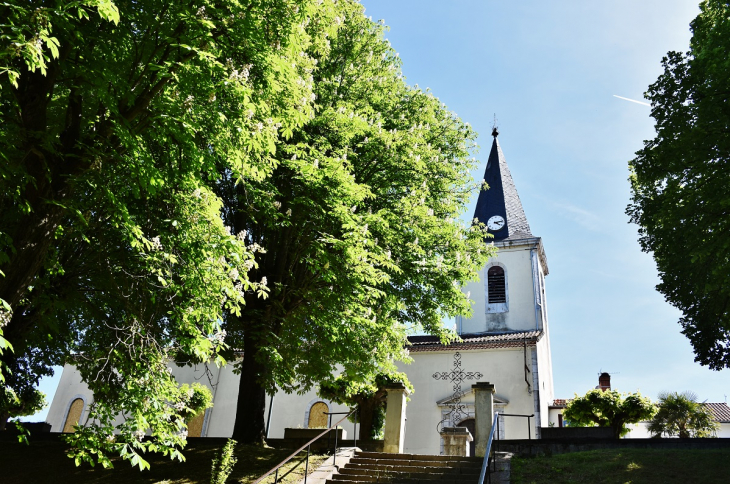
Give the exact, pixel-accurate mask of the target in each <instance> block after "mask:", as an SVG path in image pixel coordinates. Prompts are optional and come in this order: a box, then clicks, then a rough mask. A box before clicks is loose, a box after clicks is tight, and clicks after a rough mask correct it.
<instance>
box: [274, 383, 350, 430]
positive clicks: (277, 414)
mask: <svg viewBox="0 0 730 484" xmlns="http://www.w3.org/2000/svg"><path fill="white" fill-rule="evenodd" d="M269 402H270V398H269V397H268V396H267V397H266V413H265V414H264V415H265V417H266V416H268V412H269V408H268V406H269ZM317 402H324V403H326V404H327V406H328V407H329V411H330V412H349V411H350V408H349V407H347V406H345V405H339V404H336V403H332V402H331V401H329V400H326V399H323V398H320V397H319V396H317V392H316V391H315V390H314V389H312V390H309V391H307V392H305V393H303V394H301V395H299V394H297V393H285V392H283V391H279V392H277V393H276V395H274V403H273V410H272V417H271V428H270V429H269V438H272V439H281V438H283V437H284V429H286V428H295V429H297V428H298V429H306V428H307V423H308V417H309V409H310V408H311V407H312V405H314V404H315V403H317ZM344 416H345V415H332V423H333V424H334V423H335V422H337V421H338V420H340V419H341V418H342V417H344ZM339 426H340V427H342V428H343V429H344V431H345V433H346V435H345V437H346V438H348V439H352V438H353V437H354V436H355V424H353V423H352V422H350V421H349V420H345V421H344V422H342V423H341V424H340V425H339ZM359 430H360V429H359V427H358V428H357V431H358V433H359Z"/></svg>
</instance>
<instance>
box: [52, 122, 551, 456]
mask: <svg viewBox="0 0 730 484" xmlns="http://www.w3.org/2000/svg"><path fill="white" fill-rule="evenodd" d="M492 134H493V138H494V139H493V142H492V147H491V151H490V154H489V159H488V160H487V164H486V168H485V172H484V180H485V182H486V184H487V185H488V187H489V189H488V190H487V189H483V190H481V191H480V193H479V198H478V201H477V205H476V210H475V213H474V218H475V219H476V220H477V221H479V222H482V223H484V224H485V225H486V226H487V228H488V231H489V233H490V234H491V235H492V237H491V238H488V239H487V240H485V242H484V243H485V245H491V244H494V245H495V246H496V247H497V248H498V249H499V252H498V254H497V256H496V257H494V258H492V259H490V260H489V261H488V262H487V264H486V265H485V266H484V267H483V268H482V270H481V272H480V280H479V281H474V282H472V283H470V284H468V285H467V286H466V287H465V288H464V289H463V290H464V292H465V293H467V294H469V297H470V298H471V299H472V301H473V305H472V310H473V315H472V317H470V318H457V320H456V322H455V323H456V330H457V333H458V334H459V336H460V339H459V340H458V341H453V342H451V343H449V344H442V343H441V342H440V341H439V340H438V339H437V338H434V337H432V336H411V337H410V338H409V340H408V349H409V352H410V355H411V357H412V359H413V362H412V363H411V364H409V365H400V370H401V371H404V372H405V373H406V374H407V376H408V379H409V380H410V382H411V383H412V384H413V386H414V388H415V392H414V393H413V394H412V395H411V396H410V401H409V402H408V405H407V410H406V415H407V421H406V428H405V443H404V449H403V451H404V452H410V453H421V454H433V453H436V454H438V453H439V451H440V450H442V449H443V442H442V440H441V435H440V433H439V430H440V429H441V428H443V427H454V426H463V427H467V428H469V429H470V430H471V432H472V434H474V418H475V415H474V393H473V391H472V384H474V383H477V381H481V382H490V383H491V384H493V385H494V390H495V394H494V407H495V409H496V410H498V411H501V413H507V414H511V415H523V416H525V417H515V416H509V417H504V416H503V417H501V418H500V420H499V425H500V426H499V437H500V438H503V439H504V438H507V439H521V438H528V437H530V436H531V437H533V438H534V437H539V436H540V428H541V427H546V426H547V425H548V407H549V404H550V402H553V398H554V397H553V375H552V362H551V356H550V336H549V331H548V318H547V305H546V301H545V277H546V276H547V275H548V266H547V258H546V256H545V249H544V247H543V244H542V239H541V238H540V237H537V236H535V235H533V234H532V232H531V230H530V225H529V223H528V221H527V217H526V215H525V211H524V209H523V207H522V203H521V201H520V197H519V195H518V193H517V189H516V187H515V183H514V180H513V179H512V174H511V173H510V170H509V167H508V166H507V162H506V161H505V157H504V154H503V152H502V148H501V147H500V144H499V141H498V139H497V137H498V134H499V133H498V132H497V130H496V128H495V129H494V131H493V133H492ZM171 371H172V373H173V375H174V376H175V378H176V379H177V381H178V382H180V383H193V382H195V381H198V382H202V383H204V384H206V385H208V386H210V388H211V390H212V392H213V397H214V402H213V403H214V406H213V407H212V408H210V409H208V410H207V411H206V412H205V413H204V414H201V416H199V417H198V418H196V420H195V421H194V422H191V424H190V425H189V428H188V430H189V435H190V436H203V437H229V436H230V435H231V432H232V427H231V425H230V423H231V422H232V421H233V419H234V417H235V412H236V400H237V391H238V376H237V375H235V374H234V373H233V372H232V371H231V367H230V366H228V367H224V368H217V367H214V366H212V365H211V366H210V367H205V366H203V365H201V366H199V367H194V368H190V367H178V366H175V365H171ZM92 401H93V395H92V394H91V392H90V391H89V389H88V387H86V385H85V384H84V383H83V382H82V381H81V377H80V375H79V374H78V371H76V370H75V368H74V367H72V366H70V365H68V366H67V367H66V368H64V372H63V375H62V377H61V382H60V384H59V388H58V391H57V392H56V396H55V398H54V401H53V403H52V405H51V408H50V411H49V416H48V422H49V423H51V425H52V430H53V431H59V432H60V431H64V429H70V428H71V427H72V424H73V423H75V422H77V421H82V422H83V421H84V417H85V415H88V407H89V404H90V403H91V402H92ZM346 410H347V409H346V408H345V407H344V406H342V405H337V404H335V403H333V402H330V401H327V400H325V399H322V398H320V397H319V396H317V394H316V392H315V390H311V391H308V392H306V393H304V394H286V393H284V392H278V393H277V394H276V395H274V396H273V398H270V399H268V401H267V402H266V415H267V416H269V423H268V424H267V434H268V437H270V438H281V437H283V436H284V430H285V428H297V427H299V428H301V427H303V428H308V427H319V426H322V425H323V424H325V423H326V416H324V414H323V412H342V411H346ZM527 416H529V419H528V417H527ZM343 427H344V430H345V431H346V433H347V435H348V436H349V437H350V438H351V437H353V435H354V434H356V432H357V430H356V428H355V427H354V426H353V424H352V423H350V422H346V423H344V424H343Z"/></svg>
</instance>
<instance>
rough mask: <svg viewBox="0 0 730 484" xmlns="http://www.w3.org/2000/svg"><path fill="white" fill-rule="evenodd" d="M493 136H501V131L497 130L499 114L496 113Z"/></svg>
mask: <svg viewBox="0 0 730 484" xmlns="http://www.w3.org/2000/svg"><path fill="white" fill-rule="evenodd" d="M492 136H494V137H495V138H496V137H497V136H499V131H498V130H497V113H494V124H493V125H492Z"/></svg>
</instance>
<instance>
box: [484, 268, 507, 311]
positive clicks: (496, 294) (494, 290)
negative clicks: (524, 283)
mask: <svg viewBox="0 0 730 484" xmlns="http://www.w3.org/2000/svg"><path fill="white" fill-rule="evenodd" d="M487 293H488V297H489V304H494V303H506V302H507V294H506V291H505V284H504V269H502V268H501V267H499V266H492V267H490V268H489V270H488V271H487Z"/></svg>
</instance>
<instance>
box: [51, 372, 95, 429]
mask: <svg viewBox="0 0 730 484" xmlns="http://www.w3.org/2000/svg"><path fill="white" fill-rule="evenodd" d="M77 398H81V399H82V400H83V401H84V409H83V412H82V414H81V418H80V419H79V422H81V423H83V422H84V421H85V420H86V417H87V416H88V414H89V405H90V404H91V402H92V401H93V394H92V393H91V390H89V387H88V386H87V385H86V383H84V382H83V381H81V374H79V372H78V371H76V368H75V367H74V366H72V365H69V364H66V365H65V366H64V367H63V372H62V373H61V379H60V381H59V382H58V388H57V389H56V394H55V395H54V397H53V401H52V402H51V406H50V408H49V409H48V416H47V417H46V422H47V423H49V424H51V432H62V431H63V426H64V424H65V423H66V416H67V415H68V410H69V408H70V406H71V402H73V401H74V400H75V399H77Z"/></svg>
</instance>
